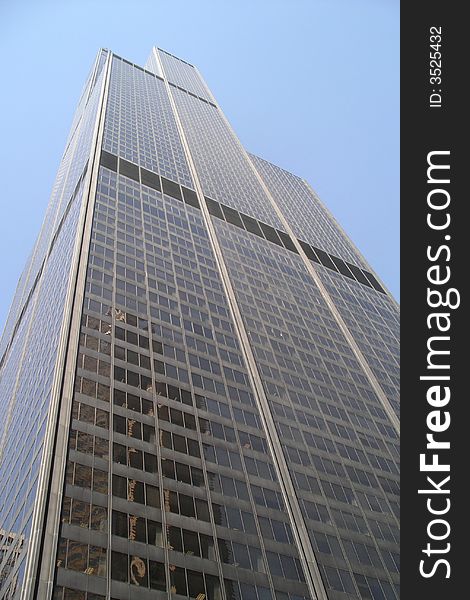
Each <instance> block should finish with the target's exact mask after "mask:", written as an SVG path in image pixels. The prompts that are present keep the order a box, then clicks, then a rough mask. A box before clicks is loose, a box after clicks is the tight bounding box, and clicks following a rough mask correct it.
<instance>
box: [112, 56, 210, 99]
mask: <svg viewBox="0 0 470 600" xmlns="http://www.w3.org/2000/svg"><path fill="white" fill-rule="evenodd" d="M165 54H168V52H165ZM169 56H173V55H172V54H170V55H169ZM113 58H116V59H117V60H121V61H122V62H125V63H126V64H127V65H130V66H131V67H134V68H135V69H139V71H143V72H144V73H147V75H152V77H156V78H157V79H160V81H164V79H163V77H160V75H157V74H156V73H152V71H148V70H147V69H144V68H143V67H140V66H139V65H136V64H135V63H133V62H131V61H130V60H127V59H125V58H122V57H121V56H118V55H117V54H114V53H113ZM178 60H180V59H178ZM181 62H184V60H183V61H181ZM186 64H189V63H186ZM190 66H191V67H192V65H190ZM168 83H169V84H170V85H171V87H174V88H177V89H179V90H180V91H182V92H184V93H185V94H189V95H190V96H192V97H193V98H197V99H198V100H201V102H205V103H206V104H210V105H211V106H213V107H214V108H217V105H216V104H214V103H213V102H210V100H206V99H205V98H201V96H198V95H197V94H193V92H190V91H189V90H185V89H184V88H182V87H180V86H179V85H176V83H172V82H171V81H170V80H168Z"/></svg>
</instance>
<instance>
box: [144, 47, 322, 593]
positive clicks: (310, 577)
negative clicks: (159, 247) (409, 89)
mask: <svg viewBox="0 0 470 600" xmlns="http://www.w3.org/2000/svg"><path fill="white" fill-rule="evenodd" d="M154 52H155V56H156V59H157V61H158V64H159V65H160V68H161V69H162V72H163V74H164V80H165V85H166V87H167V91H168V95H169V98H170V103H171V106H172V109H173V111H174V115H175V119H176V123H177V126H178V130H179V133H180V137H181V140H182V143H183V147H184V149H185V153H186V157H187V159H188V163H189V166H190V170H191V174H192V176H193V179H194V184H195V187H196V192H197V195H198V198H199V202H200V204H201V211H202V214H203V217H204V221H205V223H206V227H207V231H208V234H209V239H210V242H211V245H212V248H213V251H214V255H215V258H216V262H217V264H218V266H219V270H220V274H221V279H222V283H223V286H224V291H225V293H226V295H227V299H228V302H229V306H230V309H231V313H232V317H233V320H234V325H235V329H236V331H237V334H238V338H239V340H240V345H241V349H242V353H243V355H244V358H245V360H246V364H247V370H248V373H249V376H250V379H251V382H252V386H253V391H254V397H255V399H256V401H257V405H258V409H259V411H260V416H261V420H262V423H263V427H264V430H265V433H266V438H267V442H268V447H269V449H270V452H271V456H272V459H273V462H274V466H275V469H276V473H277V476H278V479H279V484H280V487H281V490H282V495H283V497H284V500H285V503H286V507H287V512H288V515H289V517H290V521H291V525H292V530H293V533H294V538H295V540H296V544H297V549H298V551H299V557H300V561H301V563H302V566H303V569H304V573H305V579H306V583H307V586H308V588H309V591H310V594H311V597H312V600H328V596H327V593H326V590H325V587H324V584H323V581H322V579H321V575H320V569H319V567H318V563H317V561H316V558H315V553H314V551H313V548H312V545H311V542H310V539H309V537H308V534H307V528H306V525H305V521H304V519H303V516H302V512H301V509H300V504H299V501H298V499H297V496H296V494H295V487H294V483H293V481H292V479H291V476H290V473H289V469H288V466H287V462H286V459H285V457H284V454H283V451H282V445H281V441H280V439H279V436H278V434H277V431H276V425H275V422H274V419H273V416H272V413H271V410H270V407H269V403H268V399H267V397H266V394H265V391H264V388H263V384H262V380H261V376H260V374H259V371H258V367H257V366H256V362H255V357H254V354H253V351H252V349H251V346H250V343H249V338H248V334H247V332H246V329H245V325H244V323H243V319H242V315H241V312H240V308H239V306H238V303H237V300H236V296H235V292H234V289H233V286H232V282H231V280H230V276H229V273H228V270H227V267H226V265H225V261H224V258H223V254H222V250H221V247H220V244H219V240H218V238H217V234H216V231H215V228H214V225H213V224H212V221H211V217H210V214H209V211H208V208H207V206H206V202H205V199H204V193H203V190H202V187H201V184H200V181H199V177H198V174H197V170H196V167H195V164H194V161H193V159H192V155H191V151H190V148H189V145H188V142H187V140H186V135H185V133H184V129H183V126H182V123H181V120H180V117H179V114H178V110H177V107H176V103H175V100H174V98H173V96H172V93H171V88H170V85H169V83H168V80H167V77H166V74H165V71H164V69H163V65H162V63H161V61H160V57H159V56H158V53H157V52H156V51H155V49H154ZM220 112H221V111H220Z"/></svg>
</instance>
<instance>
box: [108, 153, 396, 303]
mask: <svg viewBox="0 0 470 600" xmlns="http://www.w3.org/2000/svg"><path fill="white" fill-rule="evenodd" d="M100 164H101V165H102V166H103V167H106V168H107V169H111V170H112V171H115V172H116V173H119V174H121V175H124V176H125V177H129V178H130V179H133V180H134V181H137V182H138V183H142V184H143V185H146V186H148V187H150V188H153V189H154V190H157V191H159V192H162V193H163V194H166V195H167V196H171V197H172V198H175V199H176V200H180V201H182V202H185V203H186V204H189V205H190V206H193V207H195V208H200V205H199V200H198V198H197V195H196V192H195V191H194V190H190V189H188V188H186V187H184V186H183V185H179V184H178V183H176V182H174V181H171V180H170V179H166V178H165V177H162V176H161V175H158V174H157V173H154V172H153V171H148V170H147V169H144V168H143V167H139V166H138V165H136V164H134V163H131V162H129V161H128V160H125V159H124V158H120V157H117V156H115V155H114V154H111V153H109V152H106V150H102V151H101V159H100ZM205 201H206V204H207V208H208V211H209V213H210V214H211V215H212V216H214V217H216V218H218V219H221V220H223V221H225V222H226V223H230V224H231V225H235V227H239V228H240V229H244V230H245V231H247V232H248V233H253V234H255V235H257V236H259V237H261V238H263V239H265V240H266V241H268V242H272V243H273V244H276V245H278V246H280V247H281V248H285V249H286V250H289V251H290V252H295V253H297V254H298V250H297V248H296V246H295V244H294V242H293V240H292V238H291V237H290V235H288V234H287V233H285V232H284V231H280V230H279V229H275V228H274V227H272V226H271V225H267V224H266V223H263V222H262V221H258V220H257V219H254V218H253V217H249V216H248V215H245V214H244V213H241V212H239V211H238V210H235V209H234V208H231V207H230V206H226V205H225V204H221V203H220V202H217V201H216V200H213V199H212V198H208V197H207V196H205ZM297 241H298V242H299V244H300V246H301V247H302V249H303V251H304V252H305V254H306V256H307V258H308V259H309V260H311V261H312V262H314V263H317V264H319V265H322V266H324V267H326V268H327V269H329V270H330V271H335V272H336V273H339V274H341V275H344V276H345V277H348V278H349V279H352V280H354V281H356V282H358V283H360V284H362V285H365V286H367V287H369V288H373V289H375V290H376V291H378V292H380V293H382V294H385V293H386V292H385V290H384V289H383V287H382V286H381V285H380V283H379V282H378V281H377V279H376V278H375V277H374V275H373V274H372V273H369V271H366V270H364V269H361V268H360V267H358V266H357V265H352V264H351V263H349V262H346V261H344V260H343V259H341V258H339V257H337V256H334V255H332V254H329V253H328V252H325V251H324V250H321V249H320V248H316V247H315V246H312V245H310V244H308V243H307V242H304V241H303V240H300V239H298V240H297Z"/></svg>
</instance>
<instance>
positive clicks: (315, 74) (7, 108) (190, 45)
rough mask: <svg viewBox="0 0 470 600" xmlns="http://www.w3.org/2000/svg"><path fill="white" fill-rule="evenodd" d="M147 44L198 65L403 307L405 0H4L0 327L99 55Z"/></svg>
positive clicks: (236, 120)
mask: <svg viewBox="0 0 470 600" xmlns="http://www.w3.org/2000/svg"><path fill="white" fill-rule="evenodd" d="M152 45H158V46H160V47H162V48H164V49H165V50H168V51H169V52H171V53H172V54H175V55H177V56H179V57H181V58H183V59H186V60H188V61H189V62H191V63H193V64H195V65H197V66H198V68H199V70H200V71H201V73H202V75H203V76H204V77H205V79H206V81H207V83H208V85H209V87H210V88H211V90H212V92H213V93H214V95H215V97H216V98H217V100H218V102H219V104H220V105H221V107H222V109H223V110H224V112H225V114H226V115H227V117H228V119H229V121H230V122H231V123H232V125H233V127H234V129H235V131H236V133H237V134H238V136H239V137H240V139H241V141H242V143H243V144H244V145H245V147H246V148H247V149H248V150H249V151H250V152H253V153H255V154H258V155H259V156H261V157H263V158H266V159H267V160H270V161H272V162H274V163H276V164H278V165H280V166H282V167H284V168H286V169H288V170H290V171H292V172H294V173H296V174H297V175H300V176H302V177H304V178H306V179H307V180H308V181H309V182H310V184H311V185H312V186H313V188H314V189H315V190H316V191H317V193H318V194H319V195H320V197H321V198H322V200H323V201H324V202H325V204H326V205H327V206H328V207H329V208H330V210H331V211H332V212H333V214H334V215H335V216H336V218H337V219H338V220H339V222H340V223H341V224H342V225H343V227H344V228H345V230H346V231H347V232H348V234H349V235H350V236H351V238H352V239H353V241H354V242H355V243H356V245H357V246H358V247H359V249H360V250H361V251H362V252H363V253H364V254H365V256H366V258H367V259H368V261H369V262H370V264H371V265H372V266H373V267H374V269H375V270H376V271H377V272H378V274H379V275H380V277H381V278H382V279H383V281H384V282H385V284H386V285H387V286H388V287H389V289H390V290H391V292H392V293H393V294H394V296H395V297H396V298H398V294H399V247H398V244H399V231H398V225H399V208H398V199H399V2H398V0H380V1H378V0H290V1H289V0H284V1H282V2H279V1H277V0H257V1H254V0H252V1H251V2H249V1H247V0H237V1H235V0H232V1H229V0H226V1H224V0H219V1H216V0H213V1H208V0H194V1H190V0H186V1H185V0H167V1H165V2H164V1H162V0H151V1H146V0H134V1H132V0H128V1H126V2H123V1H121V0H95V1H90V0H82V1H79V0H65V1H60V0H56V1H51V0H41V1H38V0H16V1H14V0H0V54H1V56H2V94H0V135H1V145H0V153H1V154H0V176H1V181H2V186H1V188H0V202H1V206H2V214H3V218H2V219H1V220H0V289H1V294H0V329H3V324H4V321H5V319H6V316H7V312H8V308H9V305H10V302H11V300H12V297H13V293H14V289H15V287H16V283H17V280H18V277H19V275H20V273H21V270H22V268H23V265H24V263H25V261H26V258H27V256H28V254H29V251H30V249H31V247H32V245H33V242H34V240H35V237H36V235H37V233H38V231H39V228H40V225H41V222H42V218H43V216H44V213H45V208H46V205H47V202H48V198H49V194H50V191H51V188H52V184H53V181H54V177H55V173H56V171H57V167H58V164H59V160H60V157H61V154H62V151H63V148H64V144H65V140H66V137H67V134H68V130H69V127H70V124H71V120H72V116H73V113H74V110H75V106H76V104H77V102H78V98H79V94H80V92H81V89H82V86H83V84H84V81H85V78H86V76H87V73H88V71H89V69H90V67H91V65H92V62H93V59H94V57H95V54H96V52H97V50H98V48H100V47H105V48H109V49H111V50H113V51H114V52H116V53H117V54H119V55H121V56H123V57H125V58H127V59H129V60H131V61H133V62H135V63H137V64H140V65H144V63H145V61H146V59H147V56H148V54H149V52H150V49H151V47H152Z"/></svg>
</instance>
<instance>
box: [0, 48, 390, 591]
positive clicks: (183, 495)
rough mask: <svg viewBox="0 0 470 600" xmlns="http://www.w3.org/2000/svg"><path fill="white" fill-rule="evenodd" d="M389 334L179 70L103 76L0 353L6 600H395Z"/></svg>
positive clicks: (308, 202)
mask: <svg viewBox="0 0 470 600" xmlns="http://www.w3.org/2000/svg"><path fill="white" fill-rule="evenodd" d="M398 324H399V321H398V307H397V305H396V303H395V301H394V300H393V298H392V297H391V296H390V294H389V293H388V292H387V290H385V289H384V287H383V285H382V284H381V283H380V281H379V280H378V278H377V276H376V275H374V274H373V272H372V270H371V268H370V267H369V266H368V264H367V262H366V261H365V260H364V258H363V257H362V256H361V254H360V253H359V252H358V250H357V249H356V248H355V246H354V245H353V244H352V242H351V241H350V240H349V239H348V237H347V236H346V235H345V233H344V232H343V231H342V230H341V228H340V227H339V226H338V224H337V223H336V221H335V220H334V218H333V217H332V216H331V215H330V213H329V212H328V211H327V209H326V208H325V207H324V206H323V204H322V203H321V202H320V200H319V199H318V197H317V196H316V194H315V193H314V192H313V190H312V189H311V188H310V186H309V185H308V184H307V183H306V182H305V181H304V180H302V179H301V178H299V177H297V176H295V175H292V174H291V173H289V172H287V171H285V170H283V169H281V168H280V167H277V166H275V165H273V164H271V163H269V162H267V161H265V160H263V159H261V158H259V157H257V156H253V155H251V154H249V153H247V151H246V150H245V149H244V148H243V146H242V145H241V144H240V142H239V140H238V138H237V137H236V136H235V134H234V132H233V131H232V129H231V127H230V125H229V124H228V122H227V120H226V118H225V117H224V115H223V113H222V111H221V110H220V108H219V106H218V104H217V102H216V100H215V99H214V97H213V96H212V94H211V92H210V91H209V89H208V88H207V86H206V84H205V83H204V81H203V79H202V78H201V76H200V75H199V72H198V71H197V69H196V68H195V67H194V66H192V65H190V64H189V63H187V62H185V61H183V60H180V59H178V58H176V57H174V56H172V55H171V54H168V53H167V52H164V51H163V50H160V49H157V48H153V50H152V53H151V55H150V58H149V60H148V62H147V64H146V67H145V69H143V68H142V67H139V66H137V65H134V64H132V63H131V62H129V61H127V60H125V59H122V58H120V57H119V56H117V55H115V54H113V53H112V52H110V51H108V50H101V51H100V52H99V53H98V56H97V58H96V61H95V64H94V67H93V69H92V71H91V74H90V77H89V79H88V81H87V83H86V86H85V89H84V92H83V95H82V97H81V100H80V103H79V106H78V109H77V112H76V114H75V117H74V121H73V124H72V128H71V132H70V135H69V139H68V140H67V144H66V149H65V152H64V155H63V158H62V162H61V165H60V168H59V172H58V175H57V179H56V181H55V184H54V188H53V191H52V195H51V199H50V202H49V206H48V209H47V212H46V216H45V220H44V223H43V227H42V229H41V232H40V234H39V237H38V239H37V241H36V244H35V246H34V248H33V251H32V253H31V255H30V258H29V260H28V262H27V265H26V267H25V270H24V272H23V274H22V276H21V278H20V281H19V283H18V287H17V290H16V294H15V297H14V300H13V304H12V307H11V309H10V314H9V317H8V322H7V325H6V327H5V331H4V334H3V337H2V340H1V345H0V359H1V365H0V368H1V371H0V422H1V425H0V427H1V429H0V599H7V598H8V599H12V598H14V599H19V598H21V599H24V600H32V599H33V598H34V599H35V598H38V599H50V598H54V600H59V599H60V600H72V599H73V600H105V599H107V600H110V599H113V600H130V599H132V600H134V599H135V600H137V599H140V598H142V599H147V598H148V599H150V598H152V599H158V598H161V599H163V598H167V599H169V598H172V599H174V600H178V597H182V598H183V597H185V598H187V597H190V598H193V599H195V600H271V599H272V600H274V599H276V600H302V599H307V598H309V599H312V600H315V599H318V600H326V599H328V600H348V599H351V600H352V599H357V598H363V599H373V600H383V599H385V600H397V599H398V598H399V591H398V581H399V579H398V569H399V566H398V493H399V488H398V482H399V478H398V456H399V455H398V435H399V425H398V422H399V421H398V413H399V404H398V402H399V400H398V384H399V380H398V364H399V362H398V361H399V358H398V356H399V355H398Z"/></svg>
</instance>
